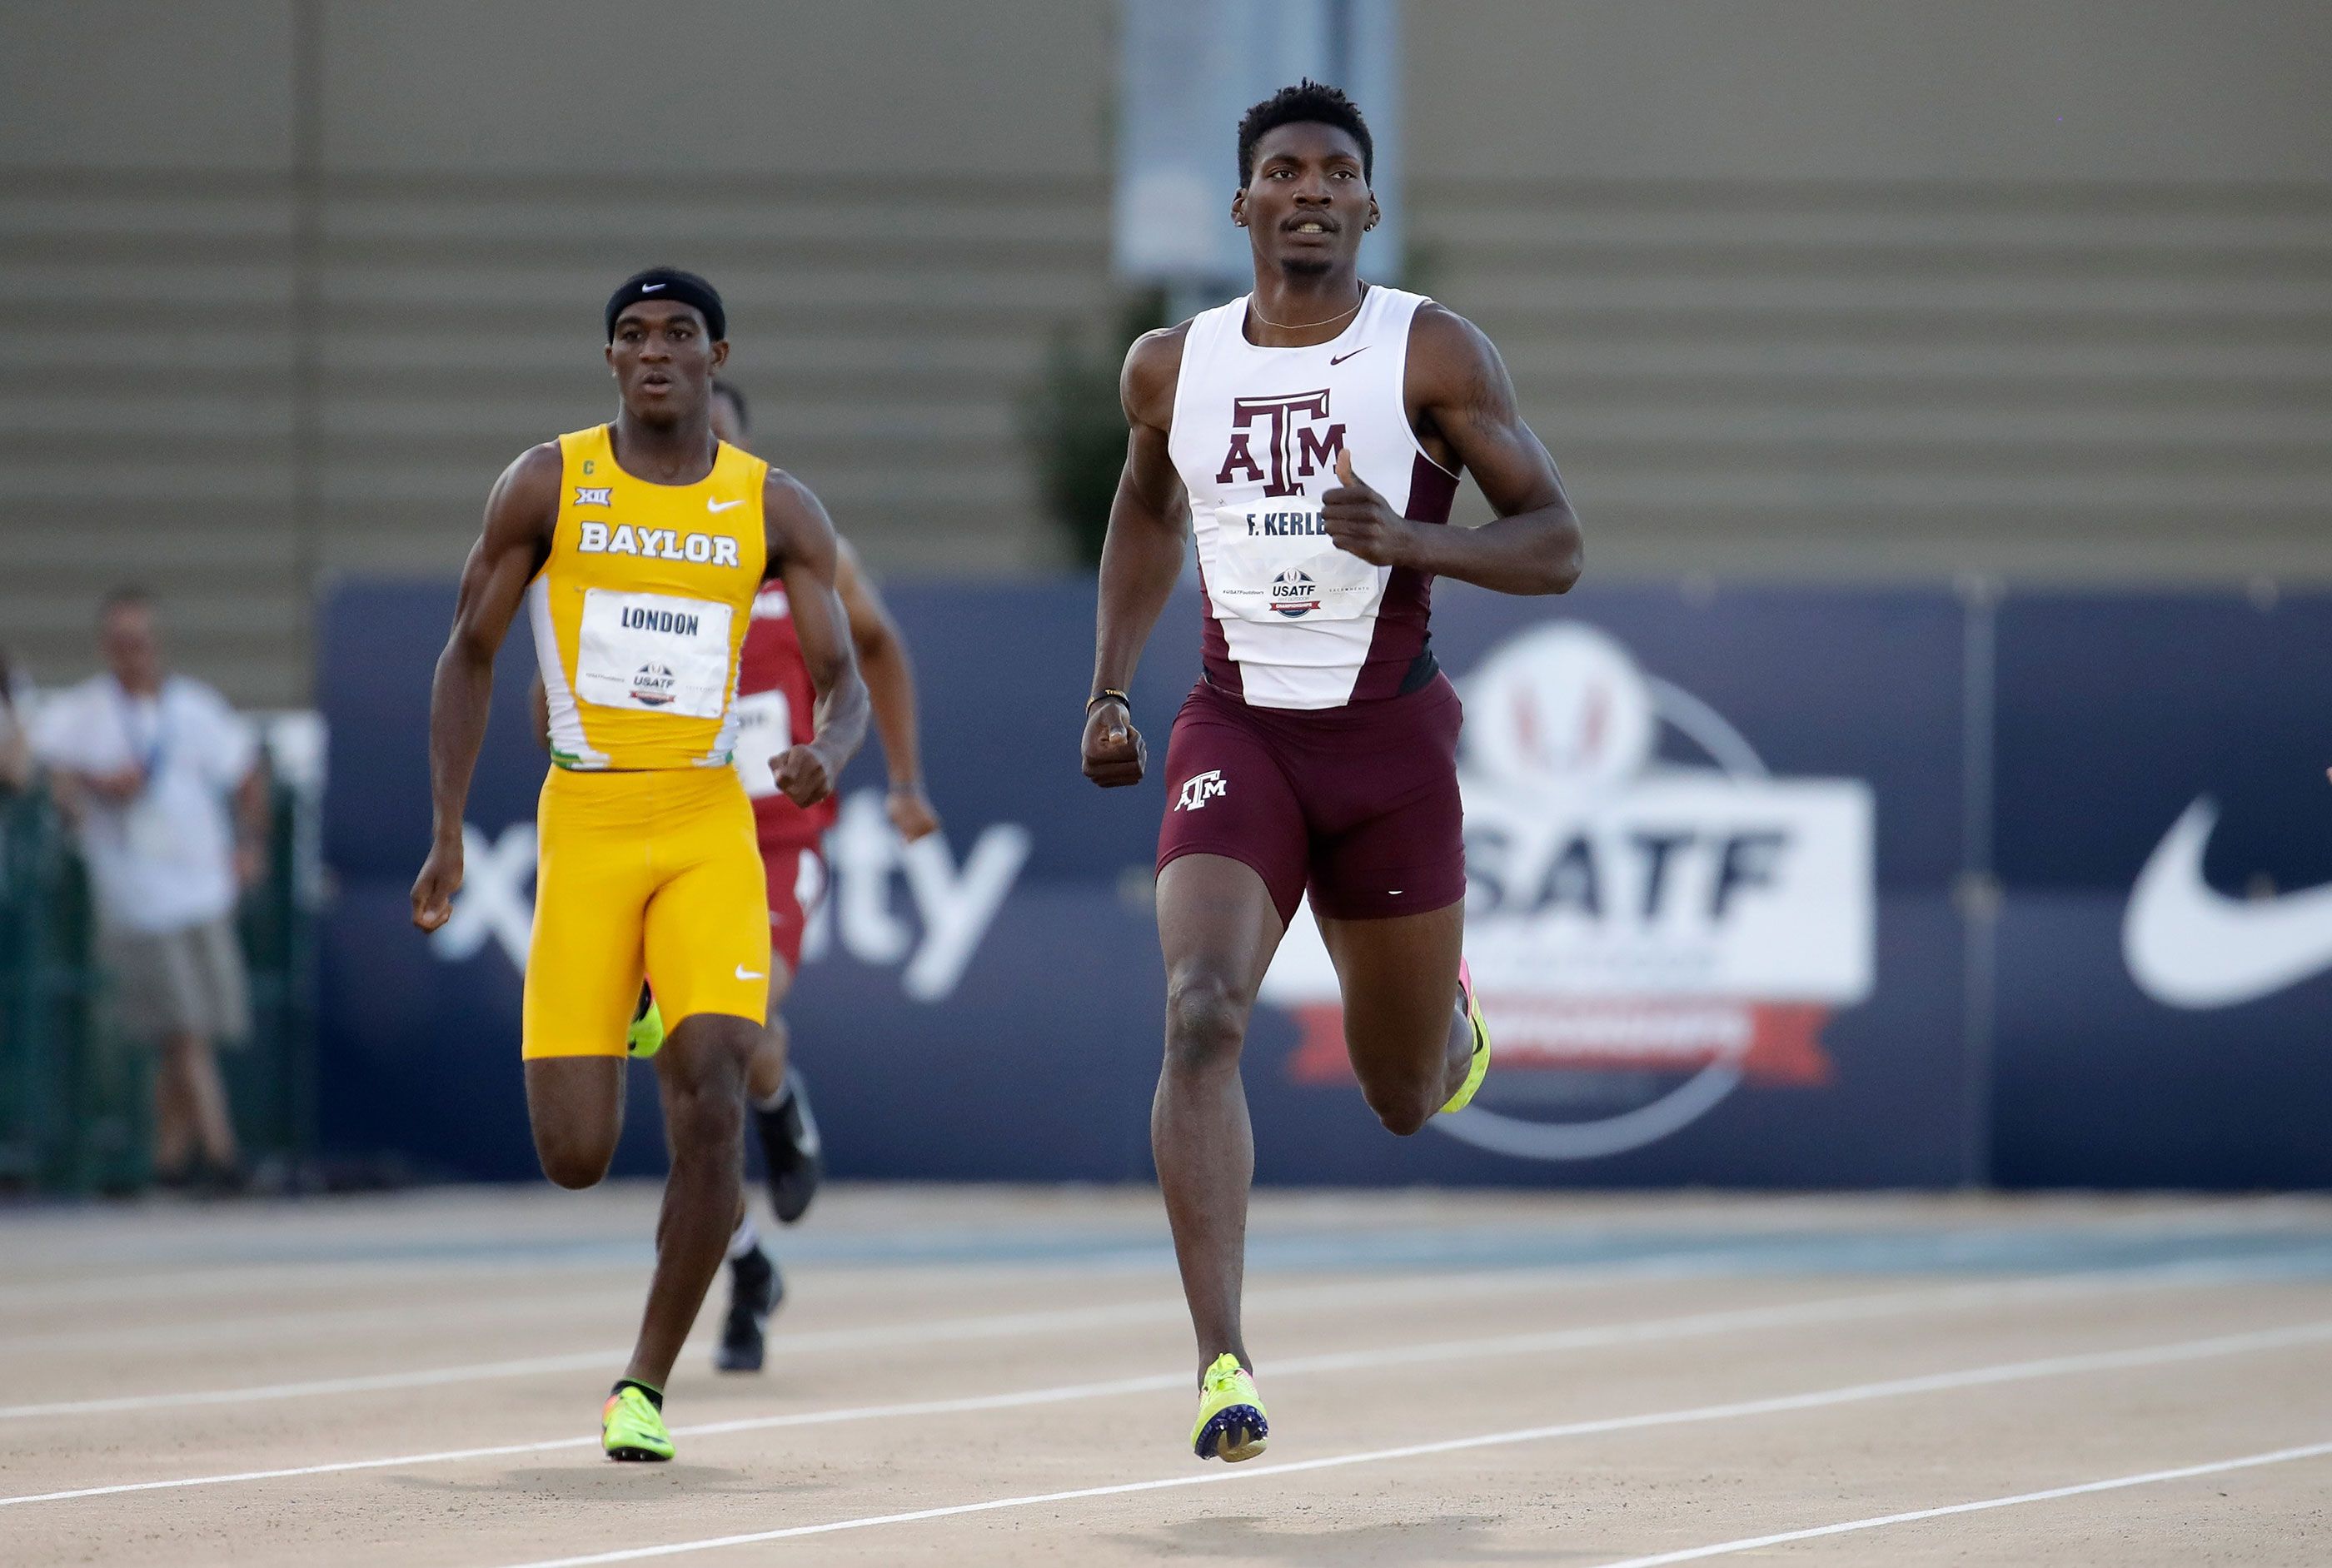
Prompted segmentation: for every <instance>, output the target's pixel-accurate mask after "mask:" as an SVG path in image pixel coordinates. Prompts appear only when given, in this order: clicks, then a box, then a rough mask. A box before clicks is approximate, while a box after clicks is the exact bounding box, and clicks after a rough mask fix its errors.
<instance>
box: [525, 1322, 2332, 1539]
mask: <svg viewBox="0 0 2332 1568" xmlns="http://www.w3.org/2000/svg"><path fill="white" fill-rule="evenodd" d="M2327 1340H2332V1320H2327V1321H2322V1322H2317V1323H2305V1324H2290V1325H2288V1326H2286V1327H2283V1328H2273V1329H2260V1330H2257V1331H2254V1332H2252V1333H2250V1334H2221V1335H2218V1336H2215V1337H2213V1338H2211V1339H2199V1340H2184V1341H2180V1342H2177V1343H2171V1344H2158V1345H2147V1346H2143V1347H2140V1348H2137V1349H2134V1350H2122V1351H2098V1352H2093V1353H2088V1354H2083V1355H2067V1356H2050V1357H2046V1358H2044V1359H2042V1360H2039V1361H2027V1362H2002V1363H2001V1364H1999V1365H1996V1366H1983V1367H1968V1368H1964V1369H1963V1370H1961V1371H1958V1372H1931V1373H1928V1374H1926V1375H1925V1376H1921V1377H1909V1378H1891V1379H1888V1381H1886V1382H1870V1383H1849V1384H1847V1385H1846V1386H1844V1387H1840V1388H1830V1389H1819V1390H1815V1391H1811V1392H1807V1393H1800V1394H1782V1395H1778V1396H1775V1397H1773V1398H1770V1399H1762V1400H1741V1401H1735V1402H1733V1403H1730V1404H1721V1405H1699V1406H1696V1407H1694V1408H1692V1409H1688V1410H1655V1411H1650V1412H1649V1413H1646V1414H1643V1415H1634V1416H1612V1417H1607V1418H1605V1419H1603V1420H1591V1421H1564V1422H1561V1423H1559V1424H1556V1425H1553V1426H1544V1427H1524V1428H1522V1429H1518V1430H1515V1431H1505V1432H1489V1433H1486V1434H1484V1435H1481V1436H1478V1437H1470V1438H1449V1439H1443V1440H1442V1441H1440V1442H1434V1443H1410V1444H1407V1445H1405V1446H1403V1447H1401V1448H1374V1449H1370V1450H1367V1451H1365V1452H1362V1453H1353V1454H1334V1455H1331V1456H1329V1457H1328V1458H1319V1459H1299V1460H1296V1461H1295V1462H1294V1463H1291V1464H1283V1465H1262V1466H1256V1465H1243V1466H1240V1467H1239V1468H1236V1469H1219V1470H1207V1471H1203V1472H1201V1473H1199V1474H1196V1475H1183V1476H1170V1477H1162V1478H1161V1479H1157V1480H1151V1481H1123V1482H1119V1483H1117V1484H1116V1485H1113V1486H1106V1487H1078V1488H1076V1489H1075V1490H1073V1491H1066V1492H1045V1493H1040V1494H1037V1495H1035V1496H1020V1497H989V1498H986V1499H983V1500H982V1501H980V1502H977V1503H955V1504H950V1505H947V1506H941V1507H937V1508H919V1509H915V1510H913V1511H912V1512H909V1513H902V1514H875V1515H867V1516H865V1517H863V1518H857V1519H834V1520H828V1521H827V1522H825V1523H822V1524H817V1525H789V1526H788V1527H786V1528H783V1529H778V1530H760V1531H755V1532H753V1533H751V1534H750V1535H713V1536H708V1537H705V1538H704V1539H702V1540H696V1541H675V1542H669V1543H666V1544H662V1545H656V1546H634V1547H629V1548H626V1549H623V1550H619V1551H614V1552H597V1553H592V1554H588V1555H586V1556H580V1557H552V1558H544V1559H541V1560H540V1561H535V1562H530V1563H523V1564H518V1565H515V1568H588V1565H592V1564H597V1563H636V1562H639V1561H642V1560H643V1559H645V1558H650V1557H676V1556H679V1555H681V1554H684V1553H689V1552H709V1551H713V1550H715V1549H717V1548H720V1547H723V1546H747V1545H756V1544H761V1543H763V1542H769V1541H788V1540H792V1539H795V1538H796V1537H798V1536H803V1535H832V1534H834V1533H836V1532H837V1531H843V1530H865V1529H872V1528H874V1527H875V1526H877V1525H909V1524H915V1523H918V1522H920V1521H922V1520H926V1519H946V1518H952V1517H955V1516H958V1515H964V1514H985V1513H991V1512H994V1511H995V1510H997V1509H999V1508H1027V1507H1036V1506H1042V1505H1044V1504H1047V1503H1068V1502H1075V1501H1078V1500H1081V1499H1084V1498H1088V1497H1117V1496H1127V1495H1129V1494H1132V1493H1135V1492H1157V1491H1164V1490H1167V1489H1169V1488H1171V1487H1205V1486H1220V1485H1223V1484H1225V1483H1228V1482H1231V1481H1250V1480H1260V1479H1263V1478H1265V1477H1272V1476H1292V1475H1300V1474H1303V1473H1305V1472H1306V1471H1311V1470H1333V1469H1341V1468H1345V1467H1347V1466H1352V1465H1373V1464H1383V1463H1386V1462H1389V1461H1391V1460H1395V1459H1415V1458H1426V1457H1428V1456H1430V1455H1434V1454H1454V1453H1463V1452H1465V1451H1467V1450H1468V1449H1473V1448H1505V1447H1510V1446H1512V1445H1514V1444H1516V1443H1535V1442H1545V1441H1548V1440H1551V1439H1557V1438H1580V1437H1593V1436H1600V1435H1601V1434H1603V1433H1606V1432H1626V1431H1640V1430H1643V1429H1647V1428H1655V1427H1675V1426H1688V1425H1692V1424H1694V1423H1696V1422H1701V1421H1726V1420H1741V1419H1743V1418H1744V1417H1749V1416H1766V1415H1781V1414H1785V1413H1789V1412H1792V1411H1796V1410H1820V1409H1823V1408H1826V1407H1830V1406H1834V1405H1846V1404H1859V1403H1863V1402H1866V1401H1872V1400H1885V1399H1897V1398H1901V1397H1904V1396H1906V1395H1911V1394H1924V1393H1940V1392H1944V1391H1949V1390H1955V1389H1967V1388H1982V1387H1987V1386H1990V1385H1993V1384H1998V1383H2010V1382H2030V1381H2032V1380H2034V1379H2039V1378H2052V1377H2066V1376H2069V1375H2072V1374H2074V1373H2078V1372H2117V1371H2124V1370H2128V1369H2132V1368H2136V1367H2147V1366H2162V1365H2167V1364H2172V1363H2175V1362H2189V1361H2200V1360H2203V1359H2206V1358H2208V1357H2213V1356H2223V1355H2241V1354H2245V1353H2251V1352H2254V1351H2263V1350H2279V1349H2286V1348H2289V1347H2290V1346H2293V1345H2300V1344H2309V1343H2323V1342H2325V1341H2327Z"/></svg>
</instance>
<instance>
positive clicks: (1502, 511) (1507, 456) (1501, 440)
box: [1426, 317, 1563, 517]
mask: <svg viewBox="0 0 2332 1568" xmlns="http://www.w3.org/2000/svg"><path fill="white" fill-rule="evenodd" d="M1442 330H1443V332H1444V333H1445V334H1446V336H1445V337H1444V339H1443V342H1442V344H1441V345H1440V346H1441V347H1443V348H1444V349H1445V350H1446V357H1445V358H1444V359H1443V361H1442V368H1441V373H1440V379H1441V381H1442V383H1443V386H1442V389H1441V391H1440V394H1439V395H1438V397H1435V398H1434V399H1433V400H1432V401H1431V403H1430V404H1429V406H1428V407H1427V410H1426V412H1427V414H1428V416H1429V417H1430V419H1431V420H1432V423H1433V427H1434V428H1435V429H1436V430H1437V431H1438V432H1439V433H1440V435H1441V437H1442V439H1443V440H1445V441H1447V442H1448V444H1449V451H1450V455H1451V456H1453V457H1454V458H1456V459H1457V461H1458V466H1459V467H1460V469H1461V470H1462V471H1463V472H1465V473H1471V474H1472V475H1473V476H1474V483H1476V484H1477V485H1479V486H1480V487H1481V491H1482V498H1483V499H1484V500H1486V501H1487V502H1489V503H1490V508H1491V510H1492V511H1493V512H1496V513H1497V514H1498V515H1499V516H1500V517H1512V516H1514V515H1515V513H1516V512H1536V511H1538V510H1540V509H1541V508H1543V507H1549V506H1558V505H1561V504H1562V503H1563V477H1562V475H1561V474H1559V473H1556V472H1555V467H1554V459H1553V456H1552V455H1551V454H1549V453H1548V452H1547V449H1546V445H1545V444H1544V442H1542V441H1540V440H1539V438H1538V433H1537V432H1536V431H1534V430H1533V429H1532V428H1531V427H1530V425H1529V422H1528V421H1526V420H1525V419H1524V418H1523V415H1522V409H1521V408H1520V406H1518V405H1517V403H1516V400H1515V384H1514V378H1512V377H1510V376H1508V375H1507V374H1506V365H1505V360H1504V359H1500V358H1499V357H1498V350H1497V348H1496V345H1495V344H1493V343H1492V342H1491V341H1490V339H1488V338H1487V337H1486V336H1485V335H1483V333H1482V332H1481V330H1479V329H1478V328H1477V327H1475V326H1474V325H1473V324H1472V323H1471V322H1467V321H1465V320H1462V319H1460V318H1457V317H1450V318H1448V326H1446V327H1444V328H1443V329H1442Z"/></svg>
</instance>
